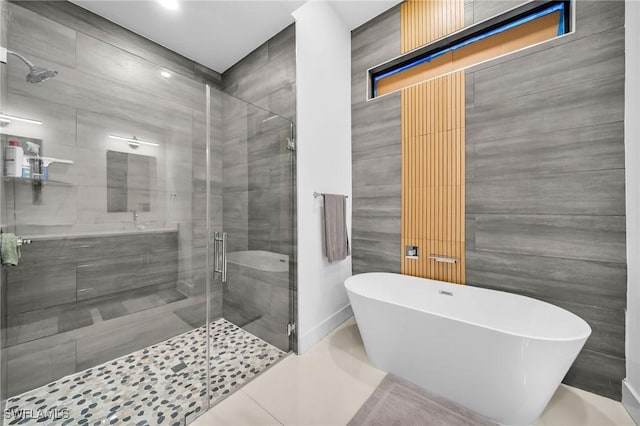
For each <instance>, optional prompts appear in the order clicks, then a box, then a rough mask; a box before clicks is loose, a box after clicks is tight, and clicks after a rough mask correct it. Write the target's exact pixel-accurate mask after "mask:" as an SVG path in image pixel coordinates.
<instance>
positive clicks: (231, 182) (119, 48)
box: [0, 0, 295, 425]
mask: <svg viewBox="0 0 640 426" xmlns="http://www.w3.org/2000/svg"><path fill="white" fill-rule="evenodd" d="M42 3H47V2H7V1H5V0H0V17H1V22H0V47H4V48H7V49H9V51H10V52H9V53H8V55H7V61H6V63H0V84H1V91H0V143H1V145H2V146H1V148H2V149H1V150H0V157H1V158H0V161H1V162H2V165H3V174H2V183H1V185H0V191H1V192H0V203H1V204H0V225H1V231H2V233H1V234H0V238H1V241H0V246H1V247H2V250H1V252H2V253H1V254H2V269H1V275H0V325H1V328H0V402H1V408H2V414H3V416H2V420H1V422H2V424H6V425H10V424H11V425H12V424H36V423H37V422H38V421H39V420H41V419H43V418H44V419H45V420H42V422H45V421H46V424H160V423H162V424H171V425H173V424H176V425H178V424H186V423H189V422H190V421H192V420H193V419H194V418H196V417H197V416H198V415H199V414H201V413H202V412H203V411H204V410H206V409H207V408H208V407H210V406H211V405H213V404H215V403H217V402H219V401H221V400H222V399H223V398H225V397H226V396H228V395H230V394H232V393H233V392H234V391H235V390H237V389H238V388H240V387H241V386H242V385H243V384H245V383H247V382H248V381H249V380H251V379H252V378H254V377H256V376H257V375H259V374H260V373H262V372H263V371H265V370H266V369H267V368H269V367H270V366H272V365H273V364H274V363H276V362H277V361H278V360H280V359H281V358H283V357H284V356H285V355H286V353H288V352H289V351H291V350H292V349H294V348H293V336H292V335H291V333H290V329H291V327H290V324H291V323H292V322H293V320H294V312H295V309H294V299H295V298H294V297H293V295H294V294H295V281H294V279H293V278H294V273H293V268H294V266H295V262H294V258H295V243H294V241H295V240H294V235H295V232H294V231H295V226H294V223H295V222H294V219H295V210H294V208H295V202H294V201H295V200H294V186H295V173H294V168H295V152H294V150H293V137H294V134H293V123H292V122H291V120H289V119H288V118H285V117H281V116H279V115H278V114H275V113H273V112H271V111H268V110H266V109H263V108H260V107H258V106H255V105H251V104H249V103H247V102H244V101H242V100H240V99H237V98H234V97H232V96H230V95H228V94H226V93H224V92H222V91H221V90H219V89H217V88H215V84H216V82H212V81H207V79H206V78H204V77H202V76H200V75H197V74H194V72H193V70H191V71H189V70H185V69H182V68H180V67H174V68H171V67H170V65H171V64H167V63H166V62H163V61H162V58H159V59H158V60H157V61H154V60H152V59H153V58H152V57H151V56H148V57H145V56H144V55H139V54H138V53H139V52H138V53H136V52H132V51H130V50H128V49H129V47H128V46H127V45H126V44H118V41H117V40H115V41H114V40H111V41H110V42H109V43H107V42H104V41H102V39H101V34H102V33H101V32H100V31H101V29H100V28H99V26H98V25H94V24H93V23H92V21H91V20H81V19H79V18H78V17H76V16H74V15H72V14H66V13H65V11H64V10H62V11H57V12H56V13H55V14H51V13H50V11H51V9H46V7H50V6H42ZM42 7H45V9H40V8H42ZM92 19H93V18H92ZM96 19H97V18H96ZM12 52H13V53H12ZM18 55H19V56H18ZM21 57H22V58H24V59H26V60H27V61H29V62H31V63H34V64H36V65H35V66H36V67H39V69H36V70H34V68H30V67H29V66H28V64H27V63H26V62H24V61H23V60H22V59H21ZM150 58H151V59H150ZM45 70H50V71H53V70H55V71H56V72H57V74H56V75H53V73H52V72H50V73H48V74H46V75H45ZM38 72H39V73H40V74H37V73H38ZM167 74H168V75H169V76H170V77H166V75H167ZM28 75H32V77H33V78H31V80H37V79H38V78H42V79H44V78H45V77H48V79H46V80H44V81H40V82H30V81H28V78H27V76H28ZM34 75H35V76H34ZM17 253H19V257H18V256H17ZM13 254H16V255H15V256H12V255H13Z"/></svg>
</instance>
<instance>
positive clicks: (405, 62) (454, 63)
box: [369, 1, 571, 98]
mask: <svg viewBox="0 0 640 426" xmlns="http://www.w3.org/2000/svg"><path fill="white" fill-rule="evenodd" d="M570 31H571V2H570V1H551V2H531V3H527V4H525V5H523V6H521V7H519V8H516V9H512V10H510V11H508V12H505V13H504V14H502V15H499V16H497V17H495V18H492V19H489V20H487V21H484V22H482V23H479V24H476V25H474V26H471V27H468V28H466V29H464V30H461V31H459V32H457V33H454V34H452V35H450V36H447V37H444V38H442V39H440V40H436V41H435V42H433V43H430V44H428V45H426V46H423V47H421V48H419V49H416V50H414V51H411V52H409V53H407V54H406V55H403V56H401V57H399V58H396V59H394V60H392V61H389V62H388V63H386V64H382V65H380V66H377V67H375V68H372V69H371V70H369V81H370V88H371V91H370V93H371V97H372V98H375V97H377V96H381V95H385V94H387V93H391V92H394V91H397V90H400V89H402V88H404V87H408V86H411V85H413V84H417V83H420V82H423V81H426V80H430V79H432V78H435V77H438V76H441V75H445V74H449V73H451V72H454V71H460V70H462V69H465V68H468V67H470V66H473V65H476V64H479V63H481V62H484V61H487V60H489V59H493V58H497V57H499V56H503V55H505V54H508V53H511V52H515V51H517V50H520V49H523V48H526V47H529V46H533V45H535V44H538V43H541V42H544V41H547V40H552V39H554V38H556V37H558V36H561V35H564V34H566V33H568V32H570Z"/></svg>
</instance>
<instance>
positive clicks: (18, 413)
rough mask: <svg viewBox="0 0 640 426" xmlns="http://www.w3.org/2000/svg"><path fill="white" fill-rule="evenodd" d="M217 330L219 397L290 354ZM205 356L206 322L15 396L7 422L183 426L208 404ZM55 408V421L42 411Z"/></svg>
mask: <svg viewBox="0 0 640 426" xmlns="http://www.w3.org/2000/svg"><path fill="white" fill-rule="evenodd" d="M210 333H211V342H212V343H211V351H210V363H211V364H210V365H211V400H212V402H213V403H215V402H216V401H218V400H220V399H222V398H224V397H225V396H227V395H229V394H230V393H231V392H233V391H234V389H237V388H238V387H240V386H242V385H243V384H244V383H246V382H247V381H248V380H251V379H252V378H253V377H254V376H256V375H258V374H260V373H261V372H263V371H264V370H266V369H267V368H268V367H270V366H271V365H273V364H274V363H275V362H276V361H278V360H279V359H280V358H282V357H283V356H284V355H285V353H284V352H282V351H280V350H279V349H277V348H276V347H274V346H272V345H270V344H268V343H266V342H265V341H263V340H261V339H259V338H257V337H256V336H254V335H252V334H250V333H247V332H246V331H244V330H243V329H241V328H239V327H237V326H235V325H234V324H232V323H230V322H228V321H226V320H224V319H219V320H217V321H214V322H212V323H211V324H210ZM205 359H206V329H205V327H204V326H202V327H200V328H198V329H195V330H192V331H189V332H187V333H184V334H181V335H179V336H176V337H173V338H171V339H169V340H167V341H164V342H162V343H159V344H157V345H153V346H151V347H148V348H145V349H143V350H140V351H137V352H134V353H131V354H129V355H126V356H123V357H121V358H118V359H115V360H113V361H109V362H107V363H104V364H102V365H99V366H96V367H93V368H90V369H88V370H85V371H81V372H79V373H76V374H73V375H70V376H67V377H64V378H62V379H60V380H58V381H55V382H52V383H50V384H48V385H46V386H42V387H40V388H37V389H34V390H32V391H29V392H26V393H23V394H21V395H18V396H15V397H12V398H9V400H8V401H7V406H6V409H5V413H4V418H5V420H4V425H15V424H20V425H23V424H27V425H30V424H36V423H42V422H43V421H44V422H46V424H62V425H65V426H66V425H71V424H80V425H102V424H110V425H136V426H143V425H151V424H169V425H172V426H180V425H181V424H182V421H183V420H184V418H185V415H186V414H187V413H190V412H198V411H200V410H201V407H203V406H204V404H205V403H206V393H207V386H206V377H207V373H206V362H205ZM49 410H51V411H50V412H51V415H52V416H53V417H60V418H58V419H56V420H55V421H54V420H53V419H49V418H46V416H45V415H40V414H41V413H45V412H47V411H49ZM65 412H68V414H69V415H68V416H65ZM65 417H66V418H65ZM42 419H44V420H42ZM39 420H40V421H39ZM0 422H1V421H0Z"/></svg>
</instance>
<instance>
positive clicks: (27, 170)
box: [22, 153, 31, 179]
mask: <svg viewBox="0 0 640 426" xmlns="http://www.w3.org/2000/svg"><path fill="white" fill-rule="evenodd" d="M29 158H30V157H29V155H28V154H26V153H25V154H24V155H23V156H22V177H23V178H27V179H29V178H30V177H31V165H30V164H29Z"/></svg>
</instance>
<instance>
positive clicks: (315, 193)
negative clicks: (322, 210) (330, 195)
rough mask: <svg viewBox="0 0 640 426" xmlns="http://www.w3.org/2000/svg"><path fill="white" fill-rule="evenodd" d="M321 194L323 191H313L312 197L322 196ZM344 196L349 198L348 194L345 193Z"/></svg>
mask: <svg viewBox="0 0 640 426" xmlns="http://www.w3.org/2000/svg"><path fill="white" fill-rule="evenodd" d="M323 195H324V192H314V193H313V198H318V197H322V196H323ZM344 198H349V196H348V195H345V196H344Z"/></svg>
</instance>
